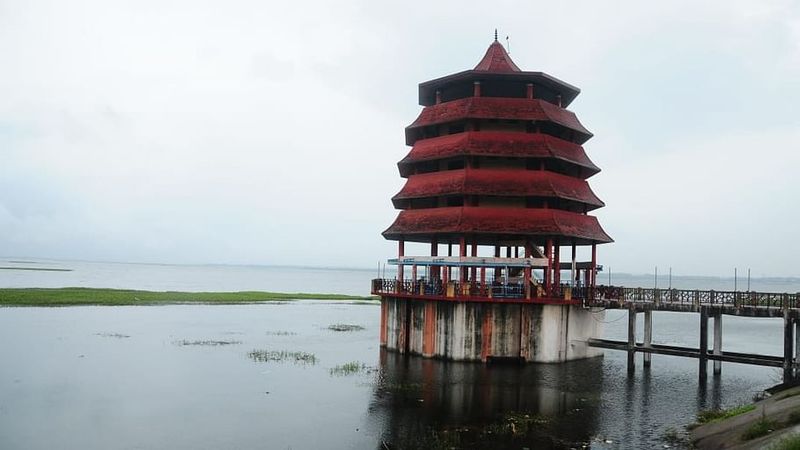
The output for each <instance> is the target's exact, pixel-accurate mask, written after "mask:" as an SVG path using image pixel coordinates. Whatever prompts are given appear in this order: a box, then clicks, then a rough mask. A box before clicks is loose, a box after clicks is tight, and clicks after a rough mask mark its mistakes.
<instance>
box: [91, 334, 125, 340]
mask: <svg viewBox="0 0 800 450" xmlns="http://www.w3.org/2000/svg"><path fill="white" fill-rule="evenodd" d="M94 335H95V336H100V337H108V338H117V339H125V338H129V337H130V335H127V334H122V333H95V334H94Z"/></svg>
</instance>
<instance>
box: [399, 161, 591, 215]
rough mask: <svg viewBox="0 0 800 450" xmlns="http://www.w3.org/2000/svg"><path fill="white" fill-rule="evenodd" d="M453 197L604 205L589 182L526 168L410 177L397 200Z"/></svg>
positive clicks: (460, 171) (473, 170) (466, 171)
mask: <svg viewBox="0 0 800 450" xmlns="http://www.w3.org/2000/svg"><path fill="white" fill-rule="evenodd" d="M450 195H482V196H499V197H523V198H524V197H544V198H556V199H563V200H568V201H573V202H577V203H582V204H584V205H586V207H587V208H589V210H594V209H597V208H601V207H603V206H605V203H603V201H602V200H600V199H599V198H598V197H597V195H595V193H594V192H593V191H592V189H591V188H590V187H589V183H587V182H586V180H583V179H579V178H573V177H570V176H567V175H562V174H559V173H555V172H550V171H543V170H542V171H540V170H525V169H502V168H500V169H494V168H483V169H481V168H467V169H458V170H447V171H441V172H429V173H423V174H418V175H412V176H411V177H409V179H408V181H407V182H406V184H405V185H404V186H403V188H402V189H401V191H400V192H398V193H397V194H396V195H395V196H394V197H392V202H393V203H394V204H395V207H397V206H398V201H402V200H411V199H420V198H434V197H443V196H450Z"/></svg>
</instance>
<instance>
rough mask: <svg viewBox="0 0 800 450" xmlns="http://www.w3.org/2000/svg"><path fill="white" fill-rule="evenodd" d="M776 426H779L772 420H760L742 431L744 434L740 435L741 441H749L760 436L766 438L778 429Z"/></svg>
mask: <svg viewBox="0 0 800 450" xmlns="http://www.w3.org/2000/svg"><path fill="white" fill-rule="evenodd" d="M778 425H779V424H778V423H777V422H775V421H774V420H770V419H761V420H759V421H758V422H754V423H753V424H751V425H750V426H749V427H747V429H745V430H744V433H742V440H743V441H750V440H753V439H755V438H759V437H761V436H766V435H768V434H769V433H772V431H773V430H775V429H776V428H778Z"/></svg>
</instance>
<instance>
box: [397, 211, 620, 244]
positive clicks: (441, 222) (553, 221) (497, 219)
mask: <svg viewBox="0 0 800 450" xmlns="http://www.w3.org/2000/svg"><path fill="white" fill-rule="evenodd" d="M464 234H469V235H472V236H475V237H478V236H484V237H487V238H488V240H491V239H496V238H497V237H500V236H504V237H507V236H520V237H526V236H527V237H534V238H536V237H538V238H555V239H565V240H569V241H572V242H574V243H576V244H604V243H610V242H614V240H613V239H611V237H610V236H609V235H608V234H606V232H605V231H604V230H603V228H602V227H601V226H600V223H599V222H598V221H597V218H596V217H594V216H590V215H585V214H579V213H573V212H568V211H561V210H555V209H533V208H531V209H520V208H503V207H469V206H460V207H458V206H457V207H446V208H433V209H415V210H405V211H401V212H400V214H399V215H398V216H397V219H395V221H394V223H392V225H391V226H390V227H389V228H387V229H386V230H385V231H384V232H383V236H384V238H386V239H389V240H399V239H405V240H410V241H415V240H417V239H427V238H429V237H430V236H438V235H464Z"/></svg>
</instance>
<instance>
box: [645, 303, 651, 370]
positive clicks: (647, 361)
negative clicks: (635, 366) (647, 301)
mask: <svg viewBox="0 0 800 450" xmlns="http://www.w3.org/2000/svg"><path fill="white" fill-rule="evenodd" d="M652 342H653V310H652V309H650V308H647V309H645V310H644V348H646V349H649V348H650V344H651V343H652ZM652 356H653V355H652V353H650V352H644V357H643V360H644V367H650V358H651V357H652Z"/></svg>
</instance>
